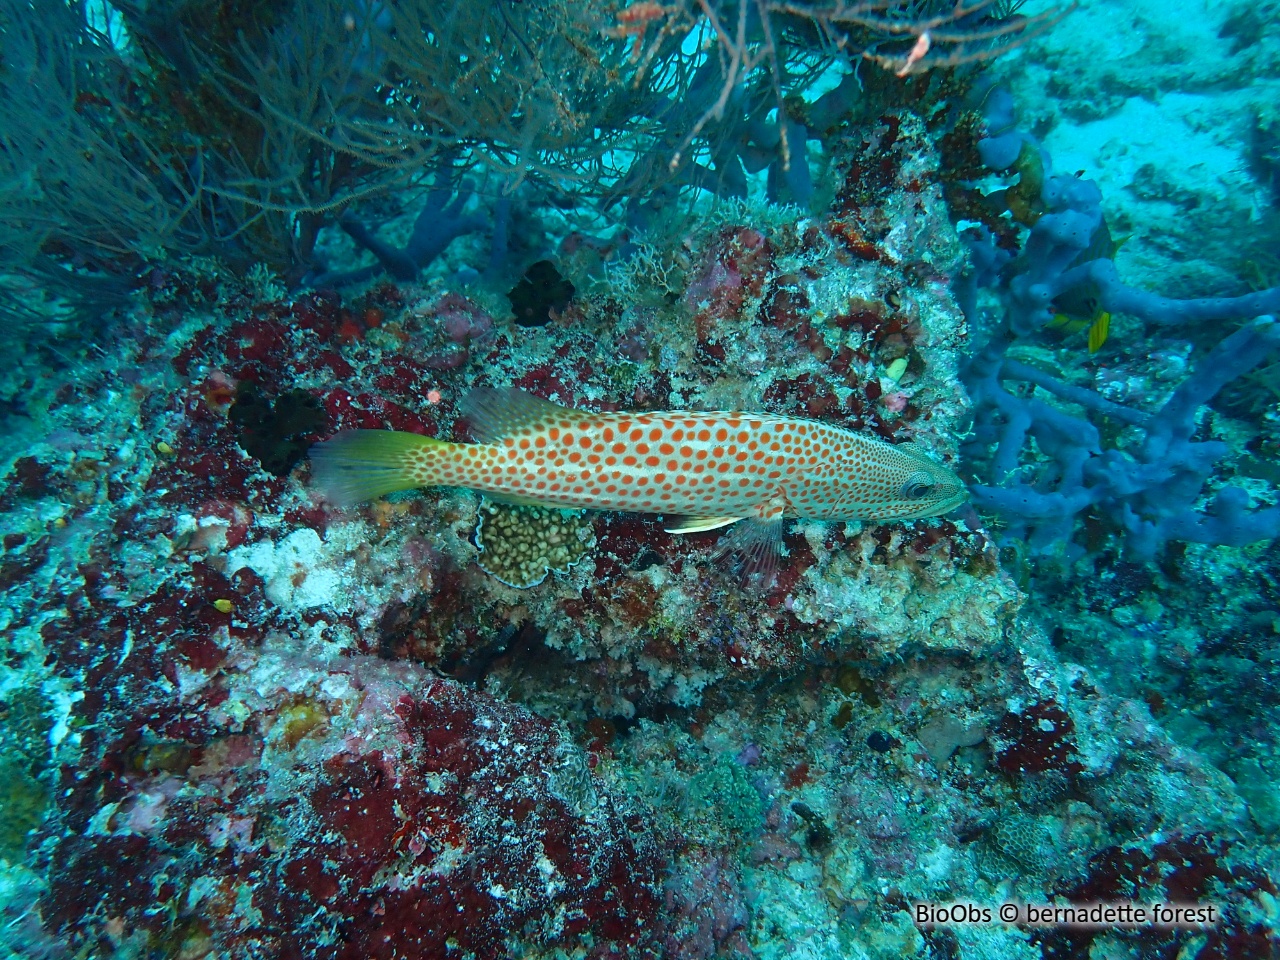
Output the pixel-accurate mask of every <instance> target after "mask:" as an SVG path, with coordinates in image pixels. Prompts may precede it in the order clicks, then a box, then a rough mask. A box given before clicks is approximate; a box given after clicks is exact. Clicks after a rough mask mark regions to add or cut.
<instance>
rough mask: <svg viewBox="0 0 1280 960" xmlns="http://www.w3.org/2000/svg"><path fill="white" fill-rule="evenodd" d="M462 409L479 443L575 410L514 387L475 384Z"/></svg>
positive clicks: (531, 427)
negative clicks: (477, 385) (476, 385)
mask: <svg viewBox="0 0 1280 960" xmlns="http://www.w3.org/2000/svg"><path fill="white" fill-rule="evenodd" d="M461 413H462V415H463V416H464V417H466V418H467V420H468V421H469V422H470V423H471V435H472V436H473V437H475V438H476V440H478V441H479V442H480V443H498V442H499V441H501V440H504V439H506V438H507V437H510V436H514V435H515V434H517V433H523V432H524V431H526V430H533V429H536V428H537V427H539V426H541V425H542V424H544V423H546V422H547V421H549V420H559V419H561V418H562V417H564V416H565V415H566V414H574V415H575V416H576V411H574V410H571V409H570V408H569V407H562V406H560V404H558V403H552V402H551V401H550V400H543V399H542V398H541V397H535V396H534V395H533V394H531V393H525V392H524V391H523V390H517V389H516V388H515V387H476V389H474V390H472V391H471V392H470V393H468V394H467V395H466V396H465V397H463V399H462V406H461Z"/></svg>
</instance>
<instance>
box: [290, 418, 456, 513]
mask: <svg viewBox="0 0 1280 960" xmlns="http://www.w3.org/2000/svg"><path fill="white" fill-rule="evenodd" d="M453 446H456V444H452V443H448V442H446V441H444V440H436V439H435V438H434V437H424V436H422V435H420V434H417V433H403V432H401V431H398V430H344V431H342V432H341V433H338V434H336V435H335V436H334V437H333V439H332V440H326V441H325V442H324V443H317V444H316V445H315V446H313V447H312V448H311V450H310V451H309V452H308V456H309V457H310V459H311V477H312V483H313V486H314V487H315V488H316V489H317V490H319V492H320V494H321V495H322V496H323V497H324V499H326V500H328V501H329V502H330V503H333V504H336V505H337V506H340V507H348V506H351V505H353V504H356V503H361V502H363V501H365V500H375V499H377V498H378V497H381V496H385V495H386V494H388V493H395V492H396V491H397V490H411V489H413V488H414V487H426V486H432V485H433V484H435V483H437V482H438V481H437V479H436V476H435V473H436V471H435V470H434V469H433V468H432V466H431V460H432V458H431V457H430V456H428V454H429V453H430V452H431V451H443V449H444V448H447V447H453Z"/></svg>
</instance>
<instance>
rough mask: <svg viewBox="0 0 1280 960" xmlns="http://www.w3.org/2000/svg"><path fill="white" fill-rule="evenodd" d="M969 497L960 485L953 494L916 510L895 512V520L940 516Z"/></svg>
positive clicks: (967, 492)
mask: <svg viewBox="0 0 1280 960" xmlns="http://www.w3.org/2000/svg"><path fill="white" fill-rule="evenodd" d="M968 499H969V491H968V490H967V489H966V488H965V487H963V486H961V487H960V488H959V489H957V490H956V492H955V493H954V494H952V495H951V496H949V497H947V498H946V499H945V500H939V501H937V502H935V503H931V504H928V505H927V506H924V505H922V506H920V507H919V508H918V509H916V510H912V511H909V512H907V513H901V514H897V515H896V516H895V517H894V519H895V520H923V519H925V518H926V517H940V516H942V515H943V514H947V513H950V512H951V511H952V510H954V509H956V507H959V506H960V505H962V504H963V503H965V502H966V501H967V500H968Z"/></svg>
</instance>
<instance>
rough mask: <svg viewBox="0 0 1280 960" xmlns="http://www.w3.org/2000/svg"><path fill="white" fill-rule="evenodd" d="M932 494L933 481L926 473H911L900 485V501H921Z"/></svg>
mask: <svg viewBox="0 0 1280 960" xmlns="http://www.w3.org/2000/svg"><path fill="white" fill-rule="evenodd" d="M931 493H933V479H932V478H931V477H930V476H929V475H928V474H927V473H913V474H912V475H911V476H909V477H907V482H906V483H904V484H903V485H902V499H904V500H923V499H924V498H925V497H927V496H928V495H929V494H931Z"/></svg>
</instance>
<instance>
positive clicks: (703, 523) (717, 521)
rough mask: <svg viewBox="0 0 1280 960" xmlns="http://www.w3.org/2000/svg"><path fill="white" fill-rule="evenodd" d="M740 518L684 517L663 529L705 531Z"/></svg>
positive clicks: (671, 530) (668, 530)
mask: <svg viewBox="0 0 1280 960" xmlns="http://www.w3.org/2000/svg"><path fill="white" fill-rule="evenodd" d="M741 519H742V517H684V518H683V519H681V520H680V521H679V522H677V523H676V525H675V526H673V527H665V528H664V529H665V530H666V531H667V533H705V532H706V531H708V530H719V529H720V528H721V527H727V526H729V524H731V523H737V522H738V521H739V520H741Z"/></svg>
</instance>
